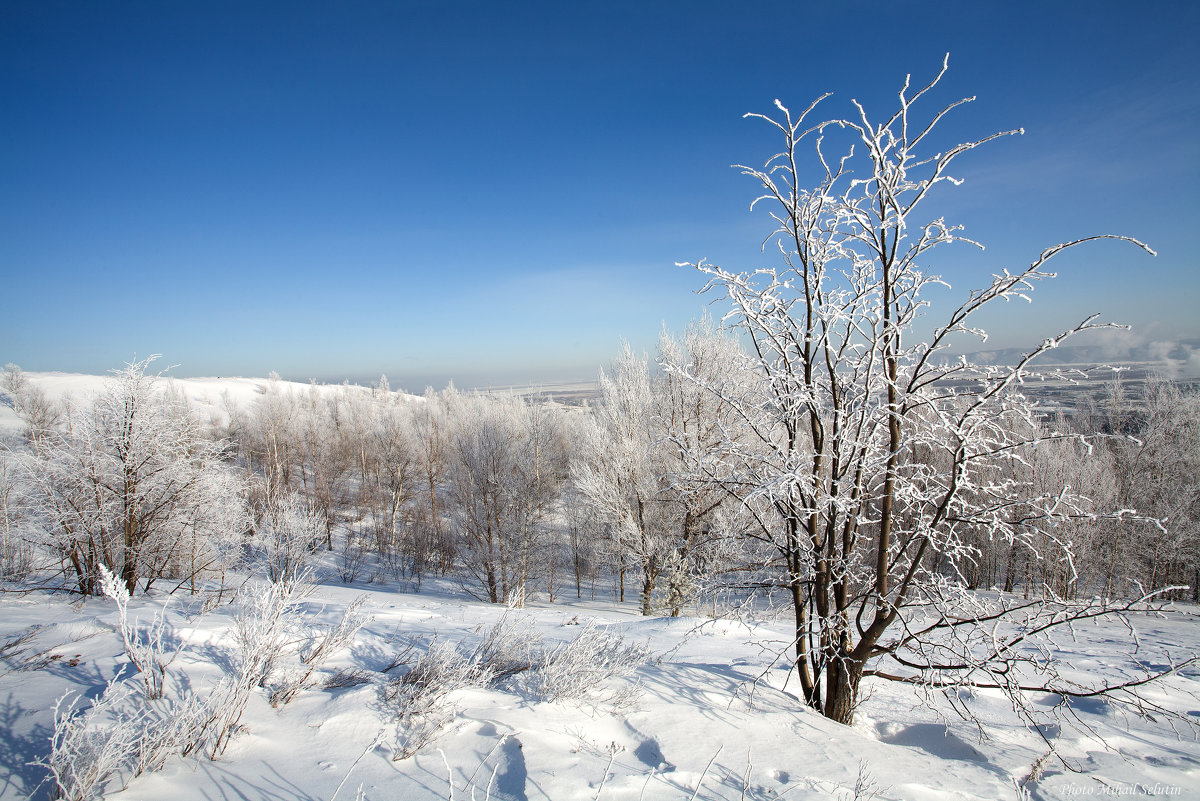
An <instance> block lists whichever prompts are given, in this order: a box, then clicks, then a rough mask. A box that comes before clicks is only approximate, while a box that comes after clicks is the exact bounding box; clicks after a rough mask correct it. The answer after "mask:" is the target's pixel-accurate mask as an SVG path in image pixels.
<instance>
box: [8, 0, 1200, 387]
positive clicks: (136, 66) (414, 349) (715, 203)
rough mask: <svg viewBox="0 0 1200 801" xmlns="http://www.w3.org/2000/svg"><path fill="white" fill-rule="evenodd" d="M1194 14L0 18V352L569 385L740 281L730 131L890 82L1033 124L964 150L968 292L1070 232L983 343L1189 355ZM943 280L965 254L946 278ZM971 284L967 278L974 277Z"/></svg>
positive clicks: (989, 120) (1053, 9) (239, 11)
mask: <svg viewBox="0 0 1200 801" xmlns="http://www.w3.org/2000/svg"><path fill="white" fill-rule="evenodd" d="M1197 42H1200V3H1196V2H1192V1H1190V0H1189V1H1188V2H1154V3H1146V4H1141V5H1137V6H1135V5H1134V4H1132V3H1128V2H1095V1H1094V0H1093V1H1091V2H1079V3H1058V2H1013V1H1011V0H1009V1H1007V2H994V3H992V2H980V3H975V2H949V3H919V2H914V3H878V2H827V3H821V4H816V3H809V2H799V1H798V0H792V2H706V1H705V0H699V1H698V0H689V1H688V2H648V1H643V2H591V3H582V2H579V3H576V2H561V0H560V1H559V2H537V3H532V2H518V1H516V0H514V1H513V2H504V3H501V2H489V3H467V2H451V1H446V2H402V1H400V0H397V1H396V2H374V3H373V2H350V3H336V4H335V3H304V2H287V3H277V4H266V3H255V2H236V3H234V2H213V1H212V0H205V1H204V2H187V1H180V2H165V3H164V2H157V0H156V1H155V2H145V3H131V2H111V3H95V2H76V3H60V2H41V1H40V0H39V2H33V1H32V0H24V1H23V2H14V1H13V0H0V292H2V293H3V297H4V302H3V305H2V308H3V312H2V313H0V361H13V362H16V363H18V364H20V365H21V366H22V367H24V368H25V369H27V370H66V371H77V372H102V371H104V370H106V369H109V368H111V367H115V366H118V365H119V364H121V363H123V362H125V361H128V360H129V359H131V358H132V357H133V356H134V355H135V354H136V355H137V356H139V357H141V356H145V355H148V354H151V353H162V354H164V357H165V362H166V363H170V364H178V365H179V367H178V368H177V369H176V370H175V371H174V374H177V375H181V376H187V375H264V374H266V373H267V372H268V371H270V370H276V371H278V372H279V373H281V374H282V375H284V376H285V377H290V378H298V379H304V378H307V377H316V378H319V379H328V380H340V379H341V378H347V377H349V378H363V377H366V376H374V375H378V374H379V373H381V372H386V373H387V374H388V375H389V377H391V379H392V383H393V385H399V386H404V387H406V388H408V389H410V390H417V391H419V390H420V389H422V388H423V386H424V385H425V384H426V383H434V384H436V385H441V384H442V383H444V382H445V381H446V380H447V379H449V378H454V379H455V380H456V382H457V383H459V384H460V385H465V386H471V385H477V384H482V383H487V382H493V383H509V382H512V383H517V382H527V381H550V380H556V379H568V378H581V377H590V376H592V375H594V373H595V371H596V368H597V367H598V366H599V365H600V364H602V363H604V362H606V361H608V360H609V359H611V358H612V357H613V356H614V355H615V353H616V351H617V348H618V347H619V342H620V340H621V338H626V339H628V340H629V341H630V342H631V343H633V344H634V345H635V346H636V347H643V348H649V347H652V344H653V340H654V338H655V336H656V335H657V332H658V330H659V329H660V327H661V326H662V324H663V323H665V324H666V325H667V326H669V327H671V328H674V329H680V328H682V327H683V326H684V325H685V324H686V322H687V320H688V319H690V318H692V317H694V316H696V315H697V314H698V313H699V312H700V311H701V310H702V309H703V308H704V305H705V303H706V300H705V299H704V298H702V297H698V296H696V295H695V294H693V291H694V290H695V289H697V288H698V287H699V286H700V283H701V282H700V280H699V276H698V275H696V274H694V273H693V272H690V271H688V270H685V269H683V268H677V267H675V266H674V264H675V262H677V261H692V260H696V259H700V258H707V259H709V260H710V261H713V262H717V263H721V264H723V265H725V266H728V267H745V268H751V267H754V266H757V265H758V264H759V263H760V262H761V261H762V260H763V258H764V257H763V256H762V255H761V254H760V253H759V251H758V245H759V243H760V241H761V239H762V237H763V236H764V235H765V233H766V232H767V230H768V227H767V224H766V221H765V220H764V218H762V217H761V216H755V215H751V214H750V213H749V212H748V210H747V206H748V203H749V201H750V200H751V199H752V198H753V197H754V194H755V187H754V186H753V184H752V183H750V182H749V179H746V178H744V177H741V176H739V175H738V174H737V173H736V171H734V170H732V169H730V168H729V166H728V165H730V164H732V163H734V162H746V163H759V162H761V161H762V160H764V159H765V158H766V157H768V156H769V155H770V154H771V153H773V152H774V149H775V147H776V142H775V141H774V140H773V138H772V137H771V136H770V134H769V132H768V131H767V129H766V128H765V127H764V126H763V125H762V124H761V123H755V122H753V121H749V120H743V119H742V118H741V115H742V114H743V113H744V112H747V111H764V112H765V111H770V110H771V108H772V101H773V100H774V98H777V97H778V98H780V99H782V100H783V101H784V102H785V103H787V104H789V105H791V106H793V107H798V106H799V107H802V106H803V105H806V104H807V103H808V102H809V100H811V99H812V98H813V97H815V96H816V95H818V94H820V93H822V92H825V91H832V92H834V93H835V96H834V97H833V98H831V99H830V101H826V102H827V103H829V104H830V105H828V106H827V108H826V111H827V113H829V114H834V113H837V114H843V113H848V111H847V109H848V105H847V104H848V103H849V99H850V98H851V97H857V98H858V99H860V100H861V101H863V102H864V103H865V104H867V105H868V108H875V109H877V115H878V116H883V115H884V114H885V113H890V112H891V110H892V107H891V99H892V98H894V96H895V92H896V90H897V89H898V88H899V85H900V82H901V81H902V80H903V78H904V75H905V74H906V73H909V72H911V73H913V74H914V78H924V77H928V76H930V75H932V74H933V73H934V72H935V71H936V69H937V68H938V66H939V65H940V62H941V58H942V55H943V54H944V53H945V52H947V51H948V52H950V54H951V57H950V58H951V70H950V73H949V74H948V76H947V78H946V79H945V81H944V82H943V85H942V87H941V89H940V92H939V94H938V99H939V100H944V101H950V100H953V99H956V98H957V97H959V96H963V95H970V94H974V95H978V96H979V100H978V101H977V102H976V103H975V104H973V105H972V106H970V107H968V108H967V109H966V110H963V111H961V112H960V113H958V114H957V115H956V116H955V117H954V118H953V119H952V121H951V123H950V124H948V125H947V132H948V135H953V136H962V137H967V136H972V137H974V136H980V135H984V134H987V133H990V132H992V131H994V130H999V129H1002V128H1003V129H1007V128H1015V127H1020V126H1024V127H1025V128H1026V129H1027V134H1026V135H1025V136H1023V137H1013V138H1011V139H1008V140H1004V141H1001V142H999V143H996V144H994V145H993V146H991V147H990V148H988V149H986V150H981V151H977V152H976V153H973V154H971V155H970V156H968V157H967V158H965V159H964V160H963V162H962V166H961V167H960V170H959V172H960V173H961V174H962V175H963V176H964V177H965V178H966V179H967V183H966V184H965V185H964V186H963V187H962V188H960V189H957V190H951V191H950V192H948V193H945V194H943V201H944V204H945V205H944V209H943V208H941V207H939V210H944V211H945V213H946V214H947V215H948V216H949V217H950V218H951V219H952V220H954V221H960V222H963V223H965V224H966V225H967V226H968V233H970V234H972V235H974V236H975V237H977V238H979V239H981V240H983V241H984V242H985V243H986V244H988V245H989V250H988V252H987V254H985V255H986V258H985V259H983V260H980V259H978V258H977V257H974V256H971V255H970V254H968V253H966V251H962V253H963V262H962V264H957V263H948V264H947V266H946V269H945V271H946V272H947V273H948V274H949V275H950V277H951V279H952V281H953V282H955V284H956V287H957V288H961V289H963V290H965V289H967V288H969V287H971V286H976V285H978V284H979V283H981V282H982V280H983V279H982V278H981V277H980V271H983V274H984V275H986V273H987V271H988V270H990V269H999V268H1000V267H1003V266H1019V265H1021V264H1023V263H1026V262H1027V261H1029V260H1030V259H1031V258H1032V257H1034V256H1036V254H1037V253H1038V252H1039V251H1040V250H1041V249H1042V248H1044V247H1046V246H1048V245H1051V244H1054V243H1057V242H1059V241H1061V240H1065V239H1070V238H1075V237H1078V236H1083V235H1088V234H1093V233H1102V232H1113V233H1123V234H1128V235H1132V236H1137V237H1139V238H1142V239H1144V240H1146V241H1147V242H1149V243H1150V244H1151V245H1153V246H1154V247H1155V248H1156V249H1157V250H1158V251H1159V253H1160V255H1159V257H1158V258H1156V259H1152V258H1150V257H1148V256H1143V255H1142V254H1140V253H1139V252H1137V251H1135V250H1133V249H1132V248H1123V247H1120V246H1117V245H1098V246H1094V247H1093V248H1092V249H1090V250H1088V251H1086V252H1081V253H1079V254H1078V255H1077V256H1074V257H1072V258H1069V259H1064V260H1063V261H1062V262H1060V263H1059V265H1058V267H1059V269H1060V272H1061V273H1062V276H1063V277H1062V278H1061V279H1060V280H1059V281H1058V282H1056V284H1055V285H1054V286H1052V287H1047V288H1046V291H1044V292H1042V293H1040V298H1039V299H1038V302H1037V303H1035V304H1034V305H1033V306H1032V307H1029V308H1014V312H1015V313H1014V315H1013V316H1012V319H1011V320H1003V319H997V320H995V321H994V322H993V324H992V328H993V333H994V337H993V340H992V341H991V342H990V343H989V344H990V345H993V346H996V347H1007V346H1013V345H1021V344H1025V343H1028V342H1031V341H1033V340H1034V339H1036V338H1037V337H1040V336H1043V335H1044V334H1046V333H1049V332H1050V330H1051V329H1056V328H1058V327H1059V326H1060V324H1062V323H1066V322H1073V321H1074V320H1075V319H1077V318H1080V317H1082V316H1085V315H1086V314H1089V313H1091V312H1094V311H1100V312H1105V313H1106V314H1107V315H1108V316H1109V317H1110V318H1113V319H1117V320H1121V321H1125V322H1130V323H1133V324H1135V325H1136V326H1138V334H1137V336H1138V337H1140V338H1142V339H1143V340H1145V341H1164V340H1172V341H1175V340H1188V339H1191V340H1195V339H1196V338H1198V337H1200V322H1198V320H1200V313H1198V312H1197V305H1198V303H1200V277H1198V273H1200V264H1198V259H1197V255H1196V254H1197V252H1198V249H1197V246H1196V244H1195V243H1196V239H1197V237H1196V234H1197V232H1198V231H1200V223H1198V220H1200V214H1198V212H1200V208H1198V207H1200V202H1198V200H1200V193H1198V191H1197V186H1198V185H1200V169H1198V168H1200V157H1198V145H1197V142H1198V141H1200V135H1198V134H1197V131H1198V130H1200V55H1198V45H1197ZM963 265H967V266H963ZM968 268H969V269H968Z"/></svg>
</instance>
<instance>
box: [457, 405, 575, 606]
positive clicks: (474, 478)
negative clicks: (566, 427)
mask: <svg viewBox="0 0 1200 801" xmlns="http://www.w3.org/2000/svg"><path fill="white" fill-rule="evenodd" d="M449 417H450V420H451V421H452V427H451V435H450V440H449V447H448V449H447V454H448V460H447V468H448V469H447V478H448V490H449V491H448V493H447V496H448V499H449V501H450V519H451V521H452V525H453V530H454V531H455V532H456V534H457V535H458V539H457V549H456V550H457V555H458V558H459V561H460V563H461V564H462V566H463V567H464V568H465V569H466V570H467V572H468V573H470V574H471V576H472V577H473V579H474V582H475V583H477V584H478V585H479V587H480V590H481V597H486V598H487V599H488V600H489V601H491V602H493V603H497V602H501V601H505V600H509V599H511V598H517V599H518V600H519V599H520V598H522V597H524V593H525V592H526V591H527V590H528V589H529V585H530V584H531V583H532V582H533V581H534V580H535V579H537V578H539V577H541V576H542V575H543V574H544V573H545V572H546V569H547V564H546V561H547V559H548V555H549V554H548V552H549V550H550V549H549V547H548V546H549V542H548V538H549V537H551V536H552V532H551V531H550V529H549V526H548V525H547V523H548V518H549V516H550V513H551V511H552V510H553V508H554V506H555V504H556V503H557V502H558V499H559V497H560V496H561V492H562V487H563V484H564V482H565V479H566V449H565V446H564V437H563V428H562V422H561V419H560V417H559V416H558V414H557V413H556V412H554V411H553V410H552V409H550V408H549V407H547V406H545V405H544V404H534V403H529V402H526V401H524V400H522V399H520V398H516V397H493V396H489V395H460V396H457V397H456V398H455V400H454V404H453V406H452V407H451V408H450V413H449Z"/></svg>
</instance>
